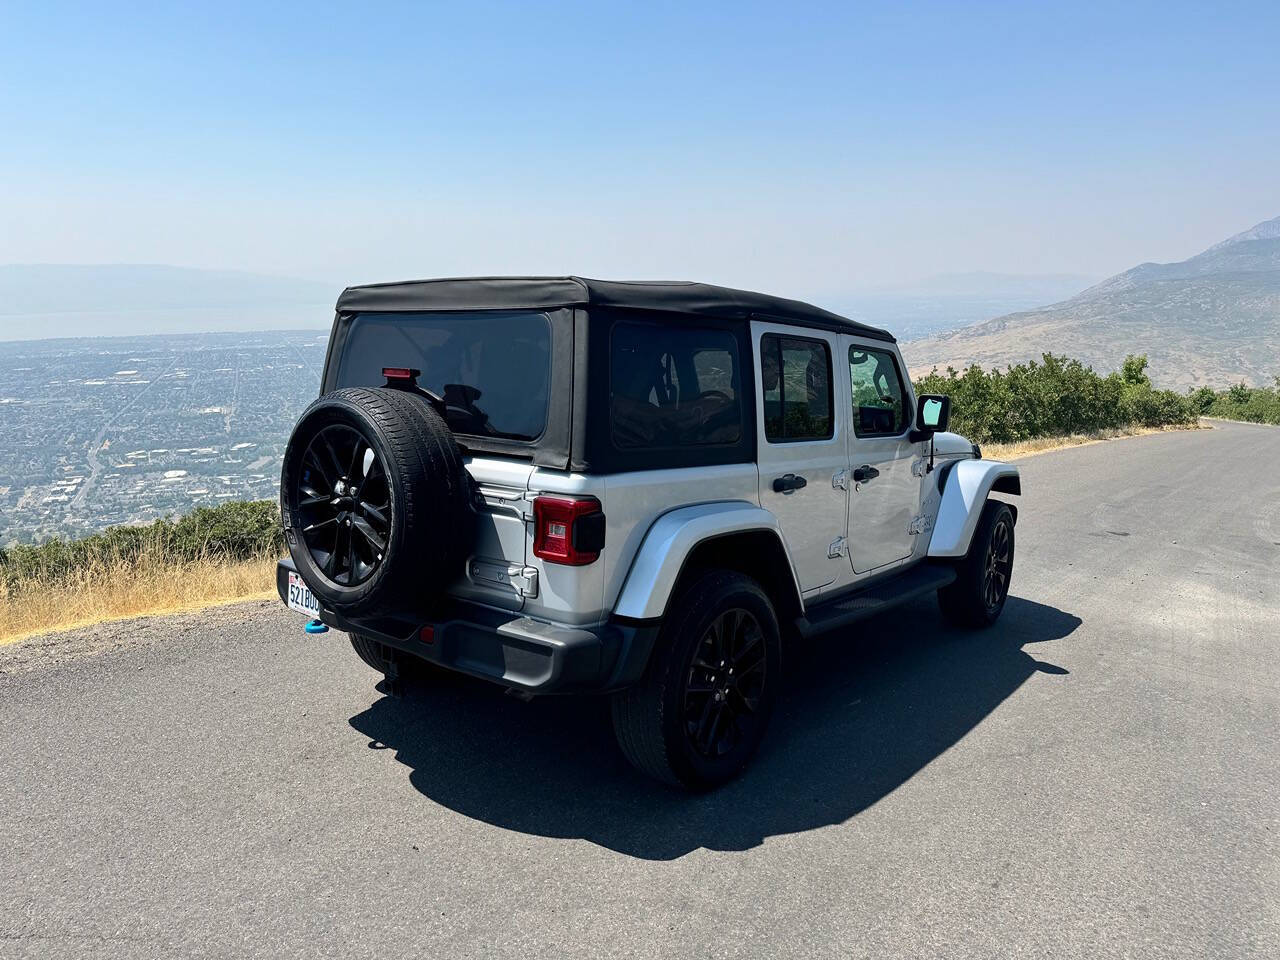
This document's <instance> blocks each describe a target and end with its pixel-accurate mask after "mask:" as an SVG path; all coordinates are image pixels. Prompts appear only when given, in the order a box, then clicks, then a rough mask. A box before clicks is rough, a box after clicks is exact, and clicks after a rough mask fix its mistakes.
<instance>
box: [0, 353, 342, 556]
mask: <svg viewBox="0 0 1280 960" xmlns="http://www.w3.org/2000/svg"><path fill="white" fill-rule="evenodd" d="M33 332H35V331H33ZM327 340H328V337H327V335H326V334H324V333H320V332H317V331H315V330H307V331H289V332H274V333H218V334H187V335H174V336H149V337H118V338H117V337H112V338H101V339H82V340H30V341H18V342H9V343H4V344H0V546H6V545H10V544H13V543H40V542H43V541H45V540H48V539H50V538H52V537H64V538H66V537H78V536H84V535H86V534H89V533H94V532H97V531H100V530H103V529H104V528H106V527H109V526H112V525H114V524H121V523H140V522H145V521H149V520H154V519H156V518H158V517H162V516H165V515H167V514H169V515H176V514H179V513H184V512H186V511H189V510H191V509H193V508H194V507H198V506H206V505H214V504H218V503H222V502H224V501H227V500H255V499H275V497H276V496H277V493H278V490H279V485H280V458H281V456H282V454H283V452H284V445H285V442H286V441H287V440H288V439H289V431H290V430H291V429H292V427H293V423H294V421H295V420H296V419H297V417H298V414H299V413H300V412H301V411H302V409H303V408H304V407H305V406H306V405H307V403H308V402H310V401H311V400H312V399H314V398H315V397H316V395H317V394H318V393H319V388H320V372H321V369H322V368H323V366H324V355H325V345H326V343H327Z"/></svg>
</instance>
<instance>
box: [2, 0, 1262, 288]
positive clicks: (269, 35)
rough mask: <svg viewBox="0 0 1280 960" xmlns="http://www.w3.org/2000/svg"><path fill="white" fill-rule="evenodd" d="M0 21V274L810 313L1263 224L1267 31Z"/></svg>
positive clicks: (101, 10) (873, 18)
mask: <svg viewBox="0 0 1280 960" xmlns="http://www.w3.org/2000/svg"><path fill="white" fill-rule="evenodd" d="M537 6H539V5H538V4H534V3H529V2H525V3H513V4H485V3H476V2H455V3H448V4H439V5H436V4H429V3H418V4H407V5H377V4H358V3H350V2H347V3H342V4H337V5H333V6H327V5H323V4H319V3H296V4H295V3H291V2H276V3H271V4H263V3H253V4H246V5H243V6H242V5H239V4H235V3H226V2H219V3H209V4H205V5H194V4H181V3H160V4H154V5H153V4H143V3H135V2H130V3H124V2H121V3H118V4H94V5H84V6H81V5H71V4H61V3H53V2H29V3H13V2H6V0H0V130H2V131H3V136H4V145H3V148H0V262H80V263H88V262H96V263H102V262H152V263H156V262H159V263H172V264H179V265H188V266H202V267H220V268H238V269H248V270H258V271H266V272H273V273H282V274H290V275H295V276H302V277H312V278H316V279H321V280H325V281H331V282H334V283H335V284H337V285H341V284H345V283H348V282H356V281H365V280H381V279H398V278H404V277H409V276H439V275H454V274H485V273H499V274H501V273H524V272H532V273H564V272H580V273H585V274H589V275H600V276H616V277H664V278H666V277H670V278H688V279H702V280H709V281H717V282H724V283H732V284H738V285H745V286H752V287H756V288H764V289H767V290H770V291H772V292H777V293H790V294H793V295H802V296H820V295H823V294H827V293H833V292H840V291H846V290H850V289H855V288H859V287H865V286H869V285H874V284H878V283H890V282H896V281H901V280H909V279H911V278H916V277H921V276H924V275H928V274H932V273H938V272H951V271H967V270H991V271H1005V272H1072V273H1083V274H1091V275H1096V276H1102V275H1105V274H1110V273H1114V272H1116V271H1118V270H1121V269H1124V268H1127V267H1129V266H1131V265H1133V264H1134V263H1136V262H1138V261H1141V260H1148V259H1152V260H1176V259H1182V258H1183V257H1186V256H1188V255H1190V254H1193V253H1196V252H1198V251H1199V250H1200V249H1202V248H1203V247H1205V246H1208V245H1209V244H1210V243H1212V242H1214V241H1217V240H1219V239H1222V238H1223V237H1225V236H1227V235H1228V234H1231V233H1234V232H1236V231H1239V230H1242V229H1245V228H1246V227H1248V226H1250V225H1252V224H1253V223H1255V222H1256V221H1259V220H1263V219H1266V218H1268V217H1273V216H1276V215H1277V214H1280V53H1278V52H1277V38H1280V3H1276V2H1275V0H1270V2H1260V3H1238V4H1231V3H1227V4H1216V3H1215V4H1209V3H1199V4H1188V5H1184V4H1179V3H1172V2H1167V0H1166V2H1160V3H1153V4H1126V3H1116V2H1110V3H1104V4H1098V5H1096V6H1094V5H1091V4H1086V3H1077V2H1073V3H1063V4H1061V5H1059V6H1058V7H1057V9H1050V6H1049V5H1048V4H1044V3H1025V2H1020V3H1008V4H1004V3H1000V4H976V3H959V2H954V3H937V4H932V3H929V4H926V3H915V4H911V3H888V4H882V5H881V4H874V5H873V4H858V3H832V4H810V3H795V2H792V3H786V4H781V3H780V4H756V3H747V2H741V0H738V2H734V3H725V4H717V5H712V4H705V5H699V4H689V3H673V4H666V3H657V2H649V3H636V4H616V5H614V4H609V5H606V4H603V3H600V4H576V3H575V4H569V3H560V4H546V5H545V9H543V10H540V11H539V10H535V7H537Z"/></svg>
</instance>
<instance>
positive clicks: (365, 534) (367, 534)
mask: <svg viewBox="0 0 1280 960" xmlns="http://www.w3.org/2000/svg"><path fill="white" fill-rule="evenodd" d="M352 524H353V527H354V529H355V531H356V532H357V533H359V534H360V536H361V537H362V538H364V542H365V543H367V544H368V545H369V546H371V547H373V549H374V550H375V551H376V552H377V553H378V554H383V553H386V551H387V541H386V540H383V539H382V537H380V536H378V534H377V532H376V531H375V530H374V529H373V527H371V526H369V524H367V523H365V522H364V521H363V520H361V519H359V518H358V517H357V518H356V519H355V520H353V521H352Z"/></svg>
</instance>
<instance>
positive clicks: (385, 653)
mask: <svg viewBox="0 0 1280 960" xmlns="http://www.w3.org/2000/svg"><path fill="white" fill-rule="evenodd" d="M348 637H349V638H350V640H351V648H352V649H353V650H355V652H356V655H357V656H358V657H359V658H360V659H361V660H363V661H364V662H365V663H366V664H368V665H369V666H371V667H373V669H374V670H377V671H378V672H379V673H381V674H383V675H384V676H386V677H387V679H388V680H391V681H396V680H409V681H414V682H424V681H426V680H429V679H431V677H432V676H433V675H434V674H435V673H436V672H437V671H438V670H439V669H440V668H439V667H436V666H435V665H434V664H430V663H427V662H426V661H425V660H423V659H421V658H420V657H415V656H413V655H412V654H408V653H404V652H403V651H401V650H397V649H396V648H395V647H389V646H387V645H386V644H384V643H381V642H379V641H377V640H374V639H373V638H372V637H366V636H365V635H364V634H360V633H352V634H348Z"/></svg>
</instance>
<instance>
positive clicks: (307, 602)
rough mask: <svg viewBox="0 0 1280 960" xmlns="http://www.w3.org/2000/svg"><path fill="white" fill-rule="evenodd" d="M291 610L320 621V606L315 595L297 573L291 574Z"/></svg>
mask: <svg viewBox="0 0 1280 960" xmlns="http://www.w3.org/2000/svg"><path fill="white" fill-rule="evenodd" d="M289 609H290V610H297V611H298V612H299V613H305V614H306V615H307V616H309V617H312V618H314V619H316V620H319V619H320V604H319V603H318V602H317V601H316V598H315V594H313V593H312V592H311V588H310V587H308V586H307V585H306V584H305V583H303V582H302V578H301V577H300V576H298V575H297V574H296V573H291V574H289Z"/></svg>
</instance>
